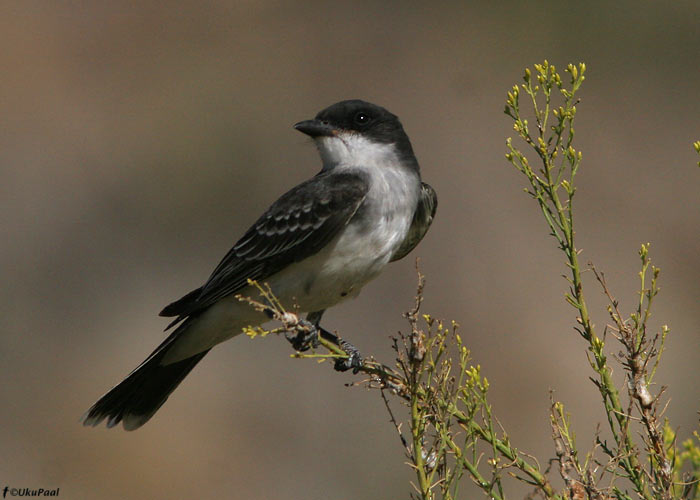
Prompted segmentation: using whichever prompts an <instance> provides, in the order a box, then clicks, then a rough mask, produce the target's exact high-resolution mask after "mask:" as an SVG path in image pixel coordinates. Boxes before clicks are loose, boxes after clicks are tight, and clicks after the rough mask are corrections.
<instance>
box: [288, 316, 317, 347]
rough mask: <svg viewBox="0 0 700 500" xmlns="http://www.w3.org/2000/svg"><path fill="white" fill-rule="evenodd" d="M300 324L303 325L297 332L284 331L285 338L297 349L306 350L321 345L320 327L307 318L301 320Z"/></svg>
mask: <svg viewBox="0 0 700 500" xmlns="http://www.w3.org/2000/svg"><path fill="white" fill-rule="evenodd" d="M299 325H300V326H301V327H302V328H300V329H299V330H298V332H297V333H296V334H292V333H290V332H284V336H285V338H286V339H287V340H288V341H289V343H290V344H292V348H294V350H295V351H299V352H304V351H308V350H309V349H311V348H312V347H313V348H316V347H318V346H319V344H320V341H319V340H318V333H319V332H318V328H317V327H316V325H314V324H313V323H311V322H310V321H307V320H305V319H300V320H299Z"/></svg>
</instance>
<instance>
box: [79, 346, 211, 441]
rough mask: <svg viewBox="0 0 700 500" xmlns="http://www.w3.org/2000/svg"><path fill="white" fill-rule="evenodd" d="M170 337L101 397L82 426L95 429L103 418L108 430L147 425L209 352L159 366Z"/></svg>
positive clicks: (86, 415)
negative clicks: (115, 427)
mask: <svg viewBox="0 0 700 500" xmlns="http://www.w3.org/2000/svg"><path fill="white" fill-rule="evenodd" d="M173 337H174V335H171V336H170V337H168V339H166V340H165V342H163V343H162V344H161V345H160V346H159V347H158V348H157V349H156V350H155V351H153V353H152V354H151V355H150V356H149V357H148V358H147V359H146V361H144V362H143V363H141V364H140V365H139V366H138V367H137V368H136V369H135V370H134V371H133V372H131V373H130V374H129V376H128V377H126V378H125V379H124V380H122V381H121V383H119V384H118V385H117V386H116V387H114V388H113V389H112V390H111V391H109V392H108V393H107V394H105V395H104V396H102V397H101V398H100V400H99V401H98V402H97V403H95V404H94V405H93V406H92V408H90V409H89V410H88V411H87V413H86V414H85V415H84V416H83V418H82V421H83V425H90V426H93V427H95V426H97V425H99V424H100V422H102V421H103V420H104V419H105V418H106V419H107V427H114V426H115V425H117V424H118V423H119V422H122V425H123V426H124V429H126V430H127V431H133V430H134V429H138V428H139V427H141V426H142V425H143V424H145V423H146V422H148V420H149V419H150V418H151V417H152V416H153V414H154V413H155V412H156V411H158V408H160V407H161V406H162V405H163V403H165V401H166V400H167V399H168V396H170V393H171V392H173V391H174V390H175V388H176V387H177V386H178V385H180V382H182V380H183V379H184V378H185V377H186V376H187V374H188V373H189V372H190V371H191V370H192V368H194V366H195V365H196V364H197V363H199V361H200V360H201V359H202V358H203V357H204V356H205V355H206V354H207V353H208V352H209V350H208V349H207V350H206V351H203V352H200V353H198V354H195V355H194V356H192V357H190V358H187V359H183V360H182V361H176V362H175V363H170V364H168V365H161V364H160V362H161V360H162V359H163V356H164V355H165V353H166V352H167V351H168V347H170V344H171V343H172V340H174V339H173Z"/></svg>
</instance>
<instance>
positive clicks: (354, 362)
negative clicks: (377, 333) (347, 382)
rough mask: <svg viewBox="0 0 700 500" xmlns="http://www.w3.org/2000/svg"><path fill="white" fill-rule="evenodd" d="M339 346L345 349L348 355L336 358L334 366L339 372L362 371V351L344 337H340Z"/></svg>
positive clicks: (354, 372)
mask: <svg viewBox="0 0 700 500" xmlns="http://www.w3.org/2000/svg"><path fill="white" fill-rule="evenodd" d="M338 346H339V347H340V348H341V349H342V350H343V351H345V353H346V354H347V355H348V357H347V358H336V360H335V364H334V366H333V368H334V369H335V370H336V371H338V372H346V371H348V370H352V373H353V374H355V375H356V374H357V373H358V372H359V371H360V368H362V356H361V355H360V351H359V350H358V349H357V347H355V346H354V345H352V344H351V343H350V342H347V341H345V340H343V339H339V342H338Z"/></svg>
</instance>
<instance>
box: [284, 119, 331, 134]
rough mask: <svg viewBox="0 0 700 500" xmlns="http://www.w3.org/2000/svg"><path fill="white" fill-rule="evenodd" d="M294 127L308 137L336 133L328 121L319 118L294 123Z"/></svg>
mask: <svg viewBox="0 0 700 500" xmlns="http://www.w3.org/2000/svg"><path fill="white" fill-rule="evenodd" d="M294 128H295V129H297V130H298V131H299V132H302V133H304V134H306V135H308V136H310V137H327V136H332V135H335V134H336V130H335V129H334V128H333V127H331V126H330V125H329V124H328V122H324V121H321V120H304V121H303V122H299V123H297V124H295V125H294Z"/></svg>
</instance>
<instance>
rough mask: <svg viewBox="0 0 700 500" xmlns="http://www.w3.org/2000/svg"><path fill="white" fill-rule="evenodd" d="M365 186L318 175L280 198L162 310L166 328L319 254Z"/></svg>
mask: <svg viewBox="0 0 700 500" xmlns="http://www.w3.org/2000/svg"><path fill="white" fill-rule="evenodd" d="M368 187H369V184H368V181H367V179H366V178H365V177H364V176H362V175H360V174H356V173H329V172H321V173H319V174H318V175H316V176H315V177H313V178H311V179H309V180H308V181H306V182H303V183H302V184H299V185H298V186H296V187H295V188H293V189H292V190H290V191H288V192H287V193H285V194H283V195H282V196H281V197H280V199H278V200H277V201H276V202H275V203H274V204H273V205H272V206H271V207H270V208H269V209H268V210H267V211H266V212H265V213H264V214H263V215H262V216H261V217H260V218H259V219H258V220H257V222H256V223H255V224H253V226H252V227H251V228H250V229H249V230H248V231H247V232H246V233H245V234H244V235H243V237H242V238H241V239H240V240H239V241H238V242H237V243H236V244H235V245H234V246H233V248H232V249H231V250H229V252H228V253H227V254H226V256H225V257H224V258H223V260H222V261H221V262H220V263H219V265H218V266H217V267H216V269H214V272H213V273H212V274H211V276H210V277H209V279H208V280H207V282H206V283H205V284H204V286H202V287H201V288H198V289H197V290H193V291H192V292H190V293H188V294H187V295H185V296H184V297H182V298H181V299H180V300H178V301H176V302H173V303H172V304H170V305H168V306H166V307H165V308H164V309H163V310H162V311H161V313H160V315H161V316H177V318H176V320H175V321H174V322H173V323H171V325H170V326H172V325H173V324H175V323H177V322H178V321H181V320H182V319H184V318H186V317H187V316H190V315H192V314H195V313H197V312H199V311H202V310H204V309H206V308H207V307H209V306H211V305H212V304H214V303H215V302H217V301H218V300H220V299H221V298H223V297H225V296H227V295H230V294H232V293H236V292H238V291H239V290H241V289H242V288H243V287H245V286H246V285H247V284H248V280H249V279H251V280H258V281H262V280H265V279H266V278H268V277H269V276H271V275H272V274H274V273H276V272H278V271H280V270H282V269H283V268H284V267H286V266H287V265H289V264H291V263H293V262H298V261H301V260H303V259H306V258H307V257H310V256H311V255H313V254H315V253H316V252H318V251H319V250H321V249H322V248H323V247H324V246H325V245H326V244H327V243H328V242H329V241H330V240H332V239H333V237H334V236H336V235H337V234H338V232H339V231H340V230H341V229H342V228H343V227H345V225H346V224H347V223H348V222H349V220H350V219H351V218H352V216H353V215H355V212H357V209H358V208H359V207H360V205H361V204H362V202H363V201H364V199H365V195H366V194H367V189H368Z"/></svg>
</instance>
